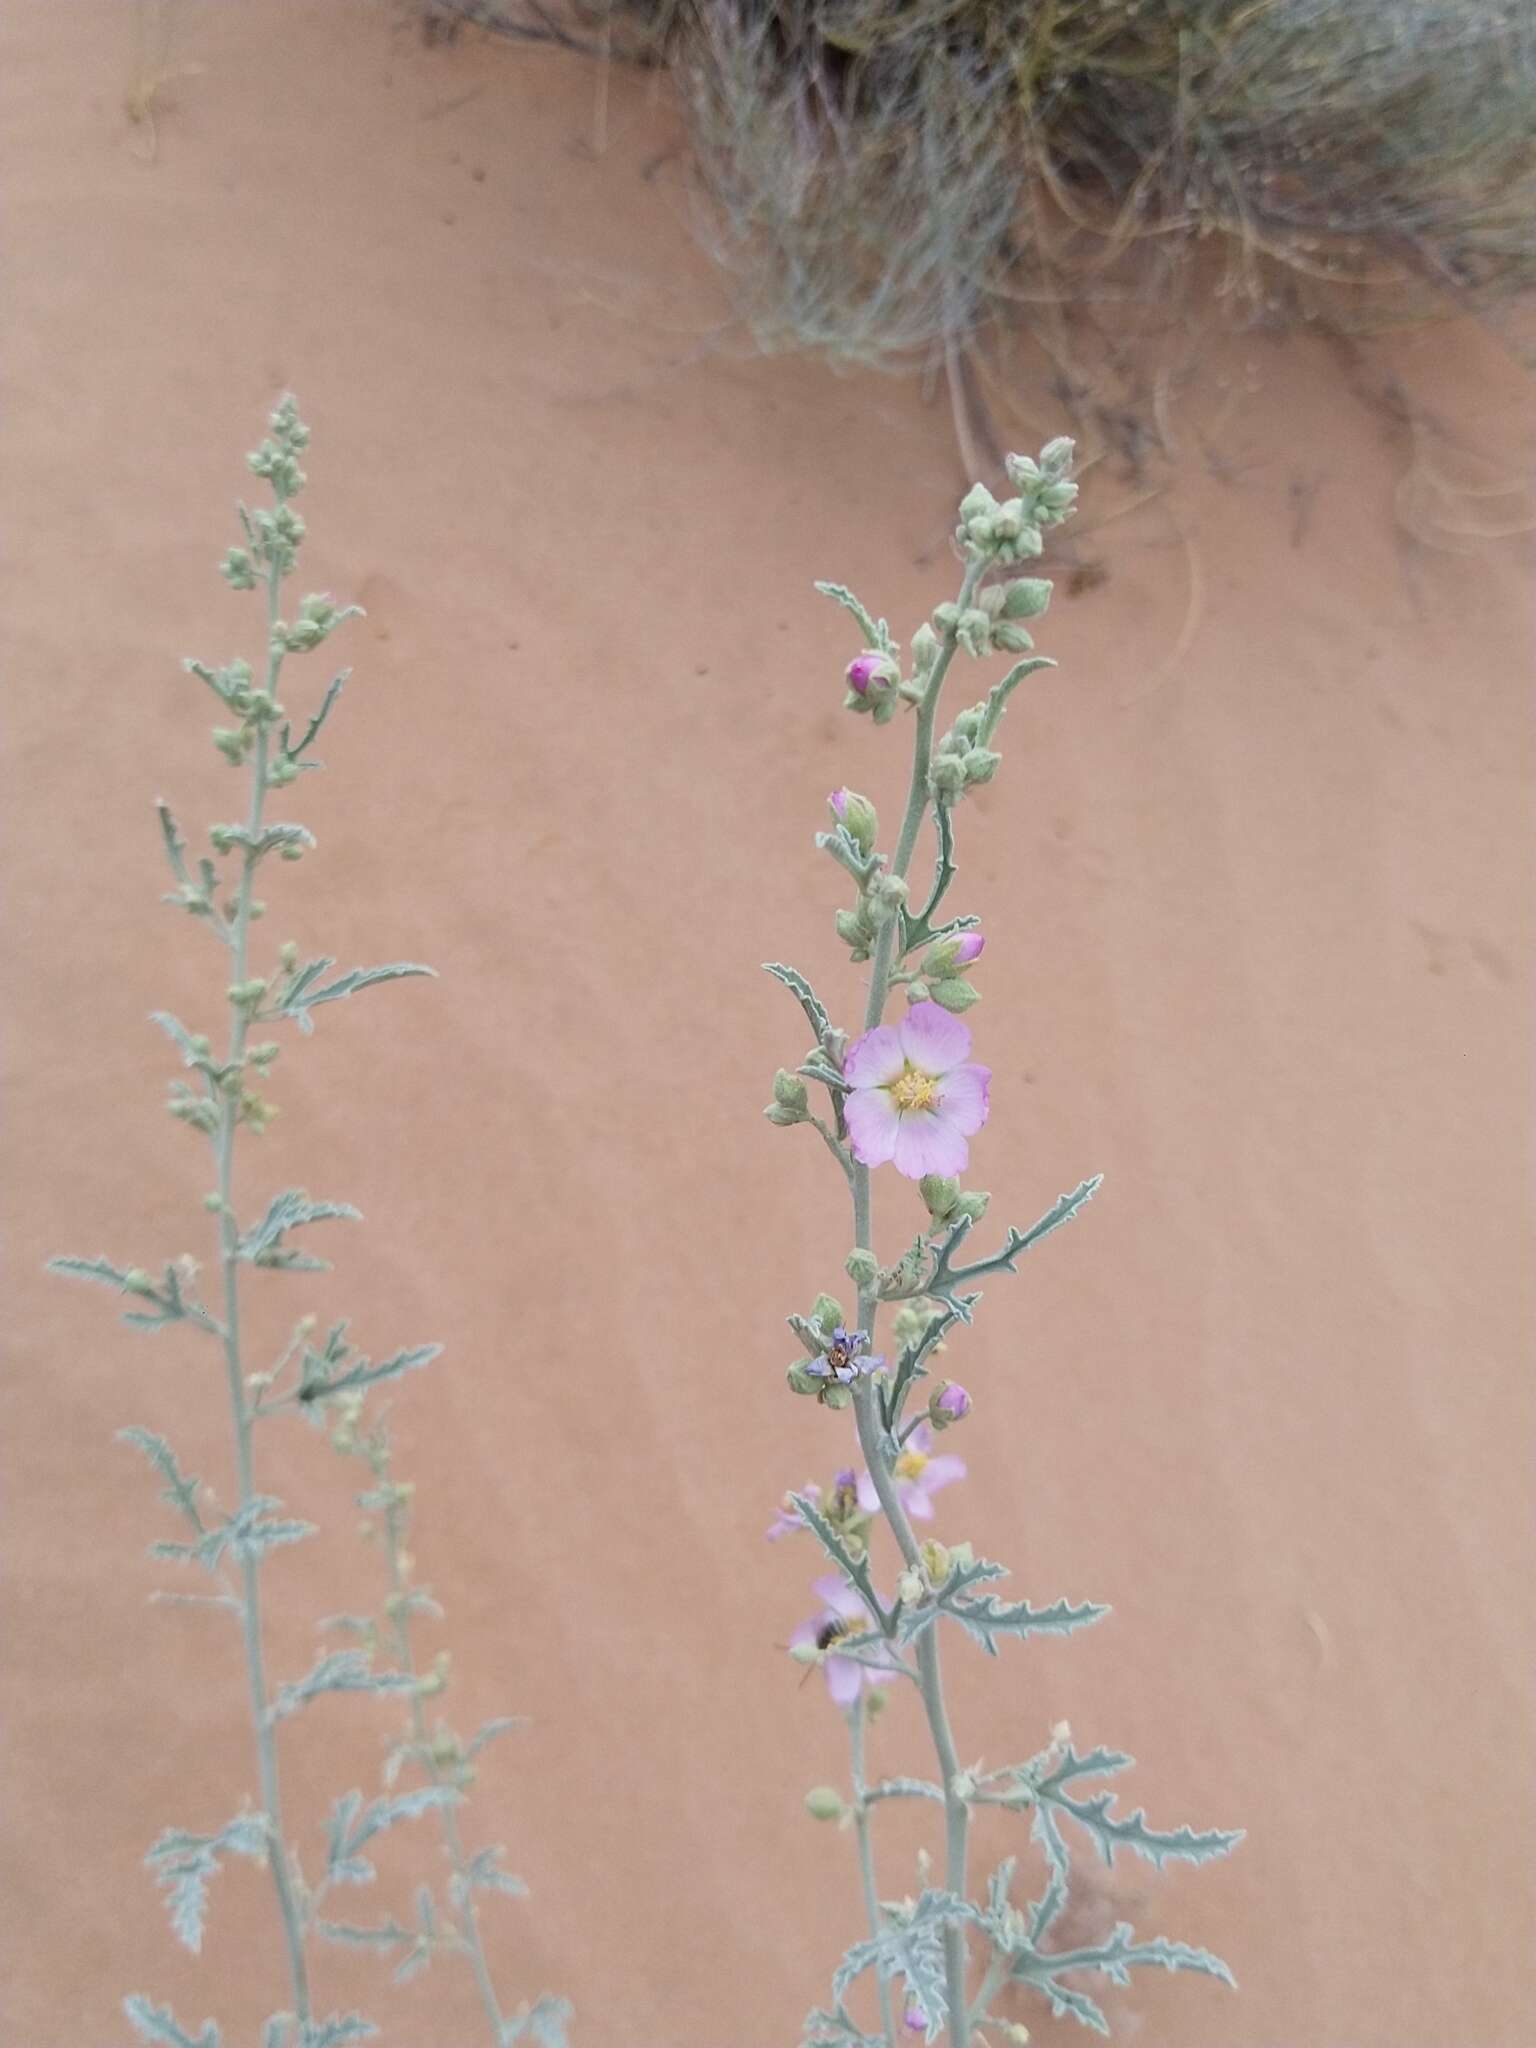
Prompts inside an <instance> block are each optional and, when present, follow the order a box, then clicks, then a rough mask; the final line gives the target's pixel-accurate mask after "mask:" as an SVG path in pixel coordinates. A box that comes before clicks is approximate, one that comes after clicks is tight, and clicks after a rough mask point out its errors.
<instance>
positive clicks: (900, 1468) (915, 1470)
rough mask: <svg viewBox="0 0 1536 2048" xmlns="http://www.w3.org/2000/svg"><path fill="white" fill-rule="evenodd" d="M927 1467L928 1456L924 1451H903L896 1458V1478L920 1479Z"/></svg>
mask: <svg viewBox="0 0 1536 2048" xmlns="http://www.w3.org/2000/svg"><path fill="white" fill-rule="evenodd" d="M927 1469H928V1456H927V1453H926V1452H924V1451H903V1452H902V1454H901V1456H900V1457H899V1458H898V1459H897V1460H896V1477H897V1478H898V1479H921V1478H922V1476H923V1474H924V1472H925V1471H926V1470H927Z"/></svg>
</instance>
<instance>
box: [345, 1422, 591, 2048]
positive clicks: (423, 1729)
mask: <svg viewBox="0 0 1536 2048" xmlns="http://www.w3.org/2000/svg"><path fill="white" fill-rule="evenodd" d="M335 1407H336V1408H337V1410H338V1419H337V1422H336V1427H335V1428H334V1429H333V1431H332V1433H331V1443H332V1445H333V1447H334V1448H335V1449H336V1450H337V1451H339V1452H340V1453H341V1454H342V1455H343V1456H348V1457H354V1458H358V1459H360V1460H361V1461H362V1462H363V1463H364V1464H365V1465H366V1466H367V1468H368V1473H369V1477H370V1481H371V1484H370V1485H369V1486H368V1487H367V1488H366V1490H365V1491H364V1492H362V1493H361V1494H359V1495H358V1497H357V1504H358V1506H359V1507H360V1508H361V1509H362V1510H363V1511H364V1513H365V1514H368V1515H376V1516H377V1518H378V1520H377V1523H376V1524H373V1523H370V1524H368V1525H366V1530H367V1533H368V1534H369V1535H377V1537H378V1539H379V1542H380V1544H381V1546H382V1548H383V1551H384V1557H385V1567H386V1571H387V1574H388V1581H389V1591H388V1593H387V1595H386V1597H385V1601H384V1618H383V1622H382V1624H381V1623H380V1622H379V1621H377V1620H375V1619H374V1618H372V1617H371V1616H358V1615H341V1616H338V1617H336V1623H337V1625H338V1626H341V1627H344V1628H346V1629H347V1630H348V1631H349V1632H350V1633H351V1634H353V1635H354V1636H356V1637H357V1638H359V1639H360V1640H361V1641H362V1642H363V1643H364V1644H365V1645H366V1646H367V1647H368V1648H369V1649H370V1650H379V1649H382V1650H383V1651H385V1653H386V1654H387V1655H388V1658H389V1661H390V1663H391V1665H392V1666H393V1668H394V1669H395V1670H396V1671H400V1672H403V1673H404V1674H405V1675H406V1676H407V1677H408V1678H409V1679H411V1680H412V1681H413V1682H412V1685H411V1688H410V1690H409V1692H408V1693H407V1694H406V1701H407V1706H406V1730H405V1734H404V1736H403V1737H402V1739H401V1740H400V1741H399V1742H398V1743H396V1745H395V1747H394V1748H393V1750H392V1751H391V1752H390V1755H389V1758H388V1761H387V1762H386V1765H385V1781H386V1784H387V1786H388V1787H390V1788H391V1789H392V1788H393V1787H394V1786H395V1784H396V1783H397V1782H398V1780H399V1777H400V1774H401V1771H402V1770H403V1769H404V1768H405V1767H406V1766H407V1765H410V1766H414V1767H415V1769H416V1770H417V1771H418V1772H419V1773H420V1775H421V1778H422V1780H423V1782H424V1784H425V1785H426V1786H427V1787H429V1788H430V1789H431V1790H432V1791H433V1792H435V1793H436V1795H437V1823H438V1829H439V1832H440V1834H441V1838H442V1846H443V1853H444V1855H445V1857H446V1859H447V1863H448V1868H449V1872H450V1876H449V1881H448V1911H447V1916H446V1917H447V1920H448V1931H447V1932H446V1933H445V1932H444V1931H443V1929H442V1927H441V1925H440V1921H439V1916H438V1912H437V1909H436V1908H435V1907H434V1906H433V1905H432V1903H431V1900H430V1894H427V1893H425V1892H423V1893H422V1894H419V1895H418V1902H417V1927H416V1930H415V1932H414V1934H413V1933H412V1932H411V1931H409V1930H408V1929H406V1928H403V1927H400V1926H399V1925H397V1924H396V1923H395V1922H394V1921H386V1922H385V1923H384V1925H383V1926H382V1927H377V1928H366V1929H348V1930H345V1931H342V1938H343V1939H353V1940H358V1939H362V1940H365V1941H368V1942H369V1943H371V1944H372V1945H374V1946H376V1947H379V1948H383V1949H402V1948H403V1949H404V1950H405V1955H404V1958H403V1960H402V1961H401V1963H400V1964H399V1966H398V1967H397V1969H396V1971H395V1980H396V1982H397V1983H400V1982H403V1981H404V1980H405V1979H406V1978H407V1977H410V1976H413V1975H414V1974H415V1973H416V1971H417V1970H419V1969H421V1968H423V1967H424V1966H425V1965H426V1964H427V1963H428V1962H430V1961H431V1960H432V1958H433V1956H434V1954H435V1953H436V1952H437V1951H438V1950H440V1949H454V1950H456V1951H457V1952H458V1953H460V1954H461V1955H463V1956H464V1957H465V1959H466V1961H467V1962H468V1964H469V1968H470V1972H471V1974H472V1976H473V1978H474V1981H475V1990H476V1993H477V1995H478V1997H479V2000H480V2007H481V2010H482V2012H483V2013H484V2014H485V2019H486V2024H487V2026H488V2027H489V2029H490V2037H491V2040H492V2042H493V2044H494V2048H508V2044H510V2043H511V2042H514V2041H517V2040H519V2039H521V2038H523V2037H524V2036H525V2035H526V2036H528V2037H529V2038H530V2039H532V2040H534V2041H536V2042H538V2043H539V2044H540V2048H565V2043H566V2036H565V2022H566V2020H567V2019H568V2018H569V2017H570V2007H569V2006H568V2005H567V2004H566V2002H565V2000H564V1999H559V1998H549V1997H544V1998H540V1999H538V2000H537V2001H536V2003H535V2004H534V2005H533V2006H532V2007H529V2006H527V2005H523V2006H520V2007H519V2009H518V2011H517V2012H516V2013H508V2012H507V2011H506V2010H505V2009H504V2008H503V2006H502V2003H501V1999H500V1996H499V1995H498V1993H497V1990H496V1980H495V1978H494V1976H493V1974H492V1971H491V1965H490V1960H489V1958H488V1956H487V1955H486V1950H485V1938H484V1933H483V1930H482V1928H481V1925H480V1912H479V1906H478V1903H477V1898H478V1895H479V1894H480V1893H482V1892H501V1893H503V1894H505V1895H506V1896H507V1897H509V1898H522V1897H523V1896H525V1894H526V1892H527V1889H528V1888H527V1886H526V1885H525V1884H524V1883H523V1881H522V1880H521V1878H517V1877H513V1876H512V1875H511V1874H510V1873H509V1872H507V1871H505V1870H503V1869H502V1868H501V1853H502V1852H501V1850H500V1849H499V1848H490V1849H481V1850H478V1851H477V1852H476V1853H475V1854H474V1855H471V1854H470V1853H469V1851H468V1850H467V1849H466V1848H465V1846H464V1837H463V1834H462V1832H461V1829H460V1826H459V1809H460V1808H461V1807H462V1805H463V1804H464V1802H465V1800H466V1799H467V1797H468V1794H469V1790H470V1787H471V1786H472V1785H473V1784H474V1782H475V1778H476V1775H477V1766H476V1758H477V1757H478V1756H479V1755H480V1753H481V1751H482V1750H483V1749H485V1748H486V1746H487V1745H488V1744H489V1743H491V1742H494V1741H495V1740H496V1738H497V1737H498V1736H501V1735H505V1734H507V1733H509V1732H510V1731H511V1730H512V1729H513V1728H515V1727H517V1726H518V1725H519V1724H518V1723H517V1721H515V1720H513V1719H511V1718H508V1717H501V1718H498V1719H496V1720H492V1721H487V1722H485V1723H484V1724H483V1726H481V1727H480V1728H479V1729H478V1730H477V1731H476V1732H475V1734H474V1735H473V1736H471V1737H470V1738H469V1739H468V1740H467V1741H465V1740H463V1739H461V1738H460V1737H459V1736H458V1735H457V1734H455V1733H454V1731H453V1730H452V1729H451V1728H449V1727H448V1726H447V1725H446V1724H445V1723H444V1722H441V1721H439V1722H438V1724H437V1725H436V1727H431V1726H429V1724H428V1721H427V1713H426V1701H427V1700H428V1699H429V1698H431V1697H434V1696H436V1695H440V1694H441V1693H442V1692H443V1691H444V1690H445V1689H446V1686H447V1682H448V1660H447V1658H446V1657H441V1656H440V1657H439V1658H438V1659H437V1660H436V1662H435V1664H434V1666H433V1668H432V1670H431V1671H429V1672H423V1671H422V1669H421V1664H420V1660H419V1659H418V1657H417V1655H416V1646H415V1641H414V1638H413V1636H412V1631H411V1623H412V1620H413V1619H414V1618H415V1617H416V1616H418V1615H427V1616H432V1617H439V1618H440V1617H441V1614H442V1609H441V1608H440V1607H439V1606H438V1604H437V1602H436V1601H435V1600H434V1599H433V1598H432V1596H431V1594H430V1593H429V1592H428V1591H427V1590H426V1588H425V1587H424V1586H420V1585H418V1584H416V1583H415V1579H414V1570H415V1563H414V1559H413V1558H412V1555H411V1552H410V1548H409V1539H410V1526H411V1501H412V1500H413V1498H414V1497H415V1492H416V1489H415V1486H414V1484H413V1483H411V1482H409V1481H404V1480H399V1479H397V1478H396V1477H395V1474H394V1443H393V1439H392V1438H391V1436H390V1433H389V1429H388V1427H387V1425H386V1424H385V1423H384V1422H382V1421H380V1422H376V1423H374V1424H372V1425H371V1426H370V1427H368V1428H364V1427H363V1426H362V1413H363V1396H362V1395H360V1394H354V1395H348V1396H343V1397H341V1398H340V1399H339V1400H338V1401H337V1402H336V1403H335Z"/></svg>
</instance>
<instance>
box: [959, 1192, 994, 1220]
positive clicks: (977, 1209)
mask: <svg viewBox="0 0 1536 2048" xmlns="http://www.w3.org/2000/svg"><path fill="white" fill-rule="evenodd" d="M991 1199H992V1197H991V1196H990V1195H988V1194H983V1193H982V1191H981V1190H980V1189H979V1188H977V1189H975V1190H973V1191H972V1192H971V1193H969V1194H964V1195H961V1196H960V1197H959V1198H958V1200H957V1201H956V1203H955V1206H954V1209H953V1210H952V1212H951V1213H952V1214H953V1215H955V1216H965V1217H967V1218H968V1219H969V1220H970V1221H971V1222H972V1223H979V1222H980V1221H981V1219H982V1217H983V1216H985V1215H986V1213H987V1204H988V1203H989V1202H990V1201H991Z"/></svg>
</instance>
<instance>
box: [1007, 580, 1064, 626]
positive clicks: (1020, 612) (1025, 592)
mask: <svg viewBox="0 0 1536 2048" xmlns="http://www.w3.org/2000/svg"><path fill="white" fill-rule="evenodd" d="M1052 587H1053V586H1052V584H1051V583H1050V581H1049V579H1048V578H1046V577H1044V576H1020V577H1019V578H1018V580H1017V581H1016V582H1013V583H1010V584H1009V585H1008V587H1007V588H1006V590H1004V592H1003V603H1002V616H1003V617H1004V618H1005V619H1037V618H1039V616H1040V614H1041V613H1042V612H1043V611H1044V610H1045V608H1046V606H1047V605H1048V604H1049V603H1050V601H1051V590H1052Z"/></svg>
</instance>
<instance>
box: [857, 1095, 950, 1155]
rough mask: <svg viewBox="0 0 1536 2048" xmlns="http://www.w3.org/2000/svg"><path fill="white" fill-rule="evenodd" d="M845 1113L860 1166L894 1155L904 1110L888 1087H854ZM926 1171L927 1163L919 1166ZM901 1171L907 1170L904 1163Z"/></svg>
mask: <svg viewBox="0 0 1536 2048" xmlns="http://www.w3.org/2000/svg"><path fill="white" fill-rule="evenodd" d="M843 1116H844V1118H845V1119H846V1121H847V1125H848V1138H849V1142H850V1143H851V1145H852V1146H853V1156H854V1158H855V1159H857V1160H858V1162H859V1164H860V1165H861V1166H884V1165H885V1163H886V1161H887V1160H889V1159H892V1158H894V1157H895V1153H896V1142H897V1139H898V1137H899V1136H900V1130H901V1112H900V1110H898V1109H897V1107H896V1105H895V1103H894V1102H893V1101H892V1100H891V1097H890V1093H889V1091H888V1090H887V1089H884V1088H855V1089H854V1091H853V1093H852V1094H851V1095H850V1096H848V1097H847V1098H846V1099H845V1101H844V1103H843ZM948 1170H949V1169H947V1168H946V1169H945V1171H948ZM927 1171H928V1168H927V1167H926V1166H925V1167H922V1168H921V1169H920V1173H926V1172H927ZM902 1172H903V1173H905V1172H906V1168H905V1167H903V1168H902Z"/></svg>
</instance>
